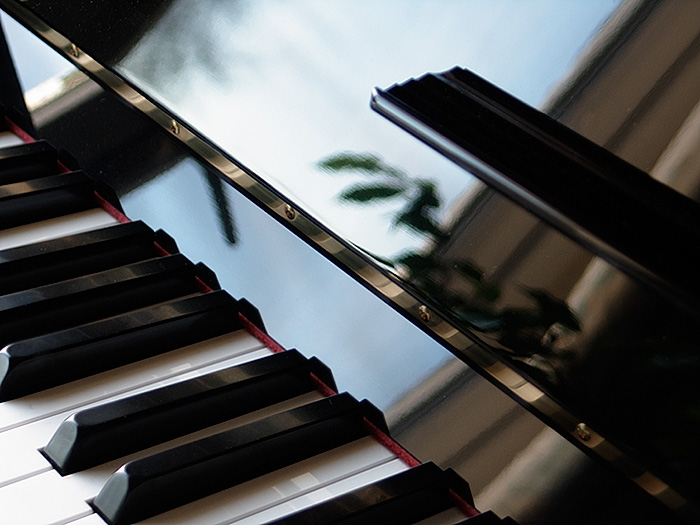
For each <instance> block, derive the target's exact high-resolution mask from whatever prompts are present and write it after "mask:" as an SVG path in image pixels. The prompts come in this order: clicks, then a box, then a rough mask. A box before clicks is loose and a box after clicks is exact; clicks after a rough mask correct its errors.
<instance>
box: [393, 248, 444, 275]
mask: <svg viewBox="0 0 700 525" xmlns="http://www.w3.org/2000/svg"><path fill="white" fill-rule="evenodd" d="M396 263H397V264H400V265H401V266H404V267H405V268H406V269H407V270H408V273H409V275H410V276H411V278H414V277H421V276H426V275H429V274H430V273H432V272H434V271H435V270H437V269H439V268H440V262H439V261H437V260H436V259H435V257H433V256H432V255H423V254H419V253H413V252H409V253H406V254H404V255H401V256H400V257H399V258H397V259H396Z"/></svg>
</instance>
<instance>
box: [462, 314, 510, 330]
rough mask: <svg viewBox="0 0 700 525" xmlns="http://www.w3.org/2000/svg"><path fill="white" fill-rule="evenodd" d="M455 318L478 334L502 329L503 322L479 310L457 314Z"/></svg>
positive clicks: (495, 316)
mask: <svg viewBox="0 0 700 525" xmlns="http://www.w3.org/2000/svg"><path fill="white" fill-rule="evenodd" d="M457 317H458V318H459V319H461V320H462V321H464V322H465V323H467V324H468V325H469V326H470V327H471V328H473V329H475V330H478V331H479V332H496V331H498V330H500V329H501V328H502V327H503V321H502V320H501V319H500V318H499V316H497V315H493V314H491V313H488V312H484V311H479V310H465V311H462V312H458V314H457Z"/></svg>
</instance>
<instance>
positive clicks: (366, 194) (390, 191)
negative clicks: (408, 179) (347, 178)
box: [340, 184, 404, 203]
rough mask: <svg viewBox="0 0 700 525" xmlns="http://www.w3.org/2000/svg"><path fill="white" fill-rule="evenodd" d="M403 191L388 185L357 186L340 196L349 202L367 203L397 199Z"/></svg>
mask: <svg viewBox="0 0 700 525" xmlns="http://www.w3.org/2000/svg"><path fill="white" fill-rule="evenodd" d="M403 191H404V189H403V188H400V187H398V186H389V185H386V184H373V185H365V184H357V185H355V186H351V187H350V188H348V189H346V190H344V191H343V192H342V193H341V194H340V199H341V200H343V201H347V202H355V203H365V202H371V201H376V200H383V199H389V198H391V197H396V196H397V195H400V194H401V193H403Z"/></svg>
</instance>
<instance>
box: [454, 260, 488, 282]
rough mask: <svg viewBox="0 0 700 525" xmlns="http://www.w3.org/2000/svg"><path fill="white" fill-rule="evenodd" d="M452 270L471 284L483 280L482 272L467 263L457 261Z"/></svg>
mask: <svg viewBox="0 0 700 525" xmlns="http://www.w3.org/2000/svg"><path fill="white" fill-rule="evenodd" d="M454 269H455V270H457V271H458V272H459V273H461V274H462V275H463V276H464V277H466V278H467V279H469V280H470V281H472V282H477V283H479V282H481V281H482V280H483V278H484V272H483V270H482V269H481V268H479V267H477V266H476V265H475V264H472V263H471V262H469V261H459V262H456V263H454Z"/></svg>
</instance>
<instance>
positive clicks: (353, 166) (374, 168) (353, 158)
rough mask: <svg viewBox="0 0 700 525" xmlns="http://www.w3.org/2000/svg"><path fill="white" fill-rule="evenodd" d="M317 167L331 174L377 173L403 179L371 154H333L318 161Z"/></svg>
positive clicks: (398, 171) (394, 170)
mask: <svg viewBox="0 0 700 525" xmlns="http://www.w3.org/2000/svg"><path fill="white" fill-rule="evenodd" d="M317 166H318V167H319V168H321V169H322V170H325V171H328V172H333V173H340V172H346V171H362V172H365V173H370V174H375V173H379V174H384V175H389V176H391V177H398V178H401V177H403V173H402V172H401V171H400V170H398V169H396V168H393V167H392V166H388V165H386V164H384V162H382V159H381V158H380V157H378V156H377V155H374V154H372V153H351V152H342V153H335V154H333V155H330V156H328V157H326V158H325V159H322V160H321V161H319V162H318V164H317Z"/></svg>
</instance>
